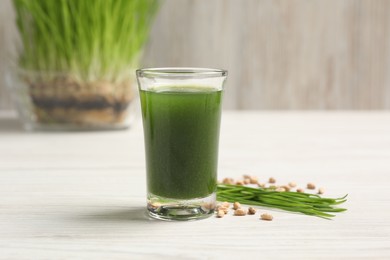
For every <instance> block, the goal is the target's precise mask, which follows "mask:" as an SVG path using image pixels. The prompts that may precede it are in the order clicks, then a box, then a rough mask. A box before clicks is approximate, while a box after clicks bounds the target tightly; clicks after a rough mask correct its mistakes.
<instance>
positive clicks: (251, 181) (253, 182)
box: [249, 176, 259, 184]
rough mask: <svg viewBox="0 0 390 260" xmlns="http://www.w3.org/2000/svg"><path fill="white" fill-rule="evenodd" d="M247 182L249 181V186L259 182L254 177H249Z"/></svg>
mask: <svg viewBox="0 0 390 260" xmlns="http://www.w3.org/2000/svg"><path fill="white" fill-rule="evenodd" d="M249 181H250V184H258V183H259V180H258V179H257V177H256V176H251V177H250V178H249Z"/></svg>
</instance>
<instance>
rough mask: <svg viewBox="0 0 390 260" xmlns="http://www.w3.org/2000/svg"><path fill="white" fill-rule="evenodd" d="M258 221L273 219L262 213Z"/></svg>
mask: <svg viewBox="0 0 390 260" xmlns="http://www.w3.org/2000/svg"><path fill="white" fill-rule="evenodd" d="M260 219H262V220H267V221H271V220H273V219H274V217H273V216H272V215H271V214H268V213H264V214H261V216H260Z"/></svg>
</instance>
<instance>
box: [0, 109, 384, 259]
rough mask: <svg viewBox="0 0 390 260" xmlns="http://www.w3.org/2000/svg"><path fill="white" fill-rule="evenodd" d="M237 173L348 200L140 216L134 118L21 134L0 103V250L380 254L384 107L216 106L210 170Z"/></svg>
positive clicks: (91, 254)
mask: <svg viewBox="0 0 390 260" xmlns="http://www.w3.org/2000/svg"><path fill="white" fill-rule="evenodd" d="M246 173H250V174H255V175H257V176H259V177H260V179H261V180H265V179H267V178H268V177H270V176H273V177H275V178H276V179H277V180H278V182H280V183H286V182H288V181H295V182H297V183H298V184H300V185H301V186H304V185H305V184H306V183H307V182H309V181H310V182H314V183H316V184H317V185H319V186H323V187H324V188H325V189H326V194H325V195H327V196H332V197H333V196H341V195H344V194H346V193H348V194H349V197H348V202H347V203H346V204H345V205H344V206H345V207H347V208H348V211H347V212H345V213H342V214H339V215H338V216H337V217H336V218H334V220H331V221H329V220H324V219H320V218H314V217H308V216H304V215H297V214H291V213H286V212H282V211H274V210H269V209H261V210H260V211H261V212H270V213H272V214H273V215H274V221H272V222H266V221H261V220H259V218H258V215H256V216H245V217H234V216H227V217H225V218H222V219H217V218H214V217H212V218H209V219H206V220H201V221H193V222H162V221H156V220H150V219H148V218H147V217H146V216H145V210H144V209H145V164H144V148H143V137H142V126H141V123H140V122H139V121H138V123H137V124H136V125H135V126H134V127H133V129H131V130H129V131H118V132H93V133H88V132H73V133H25V132H23V131H22V130H21V129H20V128H19V127H18V124H17V123H16V121H15V120H14V119H13V118H9V116H7V114H6V113H2V114H1V115H0V259H153V258H152V257H156V259H221V258H223V257H224V258H225V259H260V258H262V259H273V258H275V259H278V258H291V259H368V258H369V259H374V258H375V259H390V198H389V197H390V196H389V195H390V186H389V185H390V113H389V112H354V113H353V112H305V113H303V112H225V113H224V116H223V124H222V132H221V145H220V168H219V177H220V179H221V178H223V177H239V176H241V175H242V174H246ZM249 257H250V258H249Z"/></svg>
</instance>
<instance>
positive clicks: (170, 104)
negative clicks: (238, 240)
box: [140, 86, 222, 199]
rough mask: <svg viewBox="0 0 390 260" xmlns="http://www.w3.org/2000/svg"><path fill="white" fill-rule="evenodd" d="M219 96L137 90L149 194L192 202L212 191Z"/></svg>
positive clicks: (208, 91)
mask: <svg viewBox="0 0 390 260" xmlns="http://www.w3.org/2000/svg"><path fill="white" fill-rule="evenodd" d="M221 93H222V91H220V90H216V89H213V88H205V87H188V86H186V87H164V88H163V89H162V88H158V89H155V90H149V91H143V90H141V91H140V97H141V106H142V117H143V124H144V135H145V150H146V171H147V185H148V191H149V192H150V193H152V194H154V195H157V196H161V197H166V198H175V199H192V198H201V197H206V196H208V195H210V194H211V193H213V192H215V190H216V179H217V166H218V141H219V127H220V118H221V98H222V94H221Z"/></svg>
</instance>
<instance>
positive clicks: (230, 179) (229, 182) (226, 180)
mask: <svg viewBox="0 0 390 260" xmlns="http://www.w3.org/2000/svg"><path fill="white" fill-rule="evenodd" d="M222 183H223V184H228V185H233V184H234V179H232V178H225V179H223V181H222Z"/></svg>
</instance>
